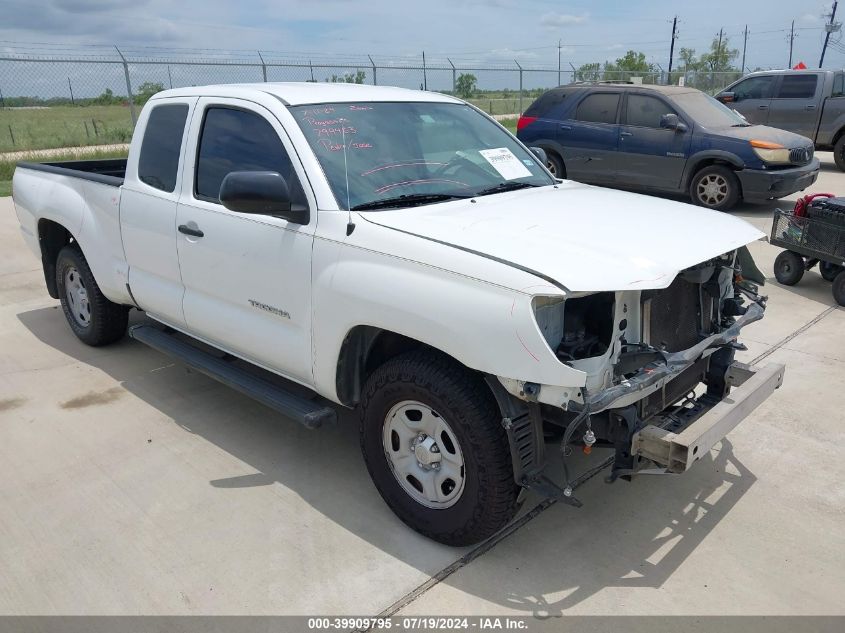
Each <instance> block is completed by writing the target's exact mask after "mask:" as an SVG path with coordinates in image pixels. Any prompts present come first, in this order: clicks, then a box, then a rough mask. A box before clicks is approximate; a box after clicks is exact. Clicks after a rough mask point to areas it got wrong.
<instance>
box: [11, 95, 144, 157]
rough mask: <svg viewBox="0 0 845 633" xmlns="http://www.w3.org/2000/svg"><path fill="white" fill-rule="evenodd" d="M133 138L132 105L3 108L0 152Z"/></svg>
mask: <svg viewBox="0 0 845 633" xmlns="http://www.w3.org/2000/svg"><path fill="white" fill-rule="evenodd" d="M130 138H132V119H131V117H130V115H129V107H128V106H121V105H108V106H82V107H73V106H56V107H52V108H33V109H27V108H3V109H0V153H2V152H14V151H20V150H29V149H47V148H53V147H78V146H81V145H108V144H111V143H126V142H128V141H129V139H130Z"/></svg>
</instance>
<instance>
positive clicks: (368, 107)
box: [290, 102, 554, 209]
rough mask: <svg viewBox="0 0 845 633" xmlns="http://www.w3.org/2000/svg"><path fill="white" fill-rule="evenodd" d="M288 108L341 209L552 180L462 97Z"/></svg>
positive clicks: (468, 194) (385, 205)
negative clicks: (456, 99)
mask: <svg viewBox="0 0 845 633" xmlns="http://www.w3.org/2000/svg"><path fill="white" fill-rule="evenodd" d="M290 111H291V113H292V114H293V116H294V117H295V118H296V121H297V122H298V123H299V126H300V127H301V128H302V131H303V133H304V134H305V138H307V139H308V143H309V144H310V145H311V148H312V149H313V150H314V153H315V154H316V156H317V159H318V160H319V161H320V164H321V166H322V168H323V171H324V172H325V174H326V178H327V179H328V181H329V185H330V186H331V188H332V191H333V192H334V195H335V198H337V202H338V205H339V206H340V207H341V208H343V209H356V208H357V209H365V208H390V207H401V206H410V205H411V204H426V203H430V202H438V201H442V200H448V199H450V198H465V197H471V196H476V195H484V194H486V193H495V192H497V191H507V190H509V189H516V188H521V187H530V186H541V185H551V184H553V183H554V180H553V179H552V177H551V176H549V174H548V173H547V172H546V171H545V169H543V167H542V166H541V165H540V164H539V162H538V160H537V157H536V156H534V154H532V153H530V152H528V151H526V150H525V149H524V148H523V147H522V146H521V145H520V144H519V142H517V141H516V139H514V138H513V136H511V135H510V134H509V133H508V132H506V131H504V130H503V129H502V128H500V127H499V126H498V125H496V124H495V123H493V122H492V121H490V120H489V119H488V118H487V117H485V116H484V115H482V114H480V113H478V112H477V111H476V110H474V109H473V108H471V107H470V106H467V105H464V104H456V103H408V102H398V103H397V102H392V103H380V102H372V103H331V104H319V105H303V106H292V107H290ZM347 182H348V191H347Z"/></svg>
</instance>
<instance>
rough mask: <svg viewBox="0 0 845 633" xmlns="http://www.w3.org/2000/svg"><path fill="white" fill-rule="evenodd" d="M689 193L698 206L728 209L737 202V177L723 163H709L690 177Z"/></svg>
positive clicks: (738, 191) (738, 187) (715, 209)
mask: <svg viewBox="0 0 845 633" xmlns="http://www.w3.org/2000/svg"><path fill="white" fill-rule="evenodd" d="M689 195H690V197H691V198H692V201H693V202H694V203H695V204H697V205H698V206H701V207H707V208H708V209H713V210H714V211H728V210H730V209H732V208H733V207H734V206H736V203H737V202H739V199H740V186H739V178H737V177H736V174H735V173H734V172H733V170H731V169H729V168H727V167H725V166H723V165H710V166H709V167H705V168H703V169H701V170H699V171H698V173H696V174H695V176H693V177H692V182H690V187H689Z"/></svg>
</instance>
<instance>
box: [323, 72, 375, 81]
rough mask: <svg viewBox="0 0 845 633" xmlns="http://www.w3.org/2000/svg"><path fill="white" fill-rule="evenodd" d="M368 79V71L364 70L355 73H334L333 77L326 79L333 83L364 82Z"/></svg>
mask: <svg viewBox="0 0 845 633" xmlns="http://www.w3.org/2000/svg"><path fill="white" fill-rule="evenodd" d="M366 79H367V73H365V72H364V71H363V70H359V71H356V72H355V73H346V74H345V75H343V76H339V75H332V76H331V79H326V81H327V82H329V83H333V84H343V83H346V84H362V83H364V81H365V80H366Z"/></svg>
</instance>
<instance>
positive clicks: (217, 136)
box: [194, 106, 307, 205]
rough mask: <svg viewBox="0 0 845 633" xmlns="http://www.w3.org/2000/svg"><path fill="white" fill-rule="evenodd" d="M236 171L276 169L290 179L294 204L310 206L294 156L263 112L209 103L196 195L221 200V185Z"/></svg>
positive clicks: (198, 163)
mask: <svg viewBox="0 0 845 633" xmlns="http://www.w3.org/2000/svg"><path fill="white" fill-rule="evenodd" d="M233 171H275V172H278V173H279V174H281V175H282V177H283V178H284V179H285V181H287V184H288V187H289V189H290V192H291V196H292V201H293V202H294V203H298V204H302V205H307V202H306V199H305V194H304V192H303V190H302V186H301V185H300V183H299V178H298V177H297V175H296V172H295V171H294V168H293V164H292V163H291V160H290V157H289V156H288V153H287V151H286V150H285V147H284V145H283V144H282V141H281V139H280V138H279V136H278V134H277V133H276V130H274V129H273V126H272V125H270V122H269V121H267V120H266V119H265V118H264V117H262V116H261V115H259V114H257V113H255V112H251V111H248V110H241V109H239V108H234V107H229V106H209V107H208V108H207V109H206V111H205V118H204V120H203V123H202V130H201V132H200V139H199V147H198V149H197V161H196V170H195V175H194V195H195V196H196V198H198V199H200V200H205V201H207V202H219V201H220V185H221V184H222V182H223V179H224V178H225V177H226V176H227V175H228V174H230V173H231V172H233Z"/></svg>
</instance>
